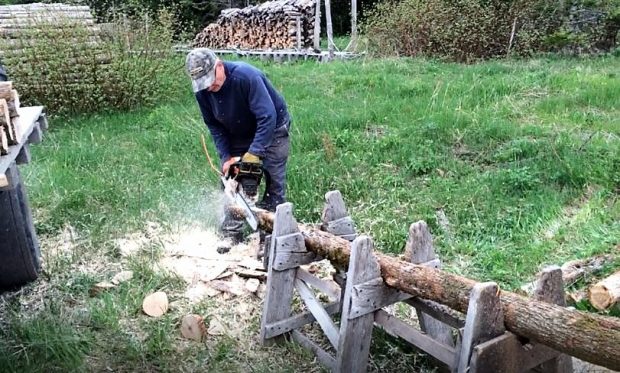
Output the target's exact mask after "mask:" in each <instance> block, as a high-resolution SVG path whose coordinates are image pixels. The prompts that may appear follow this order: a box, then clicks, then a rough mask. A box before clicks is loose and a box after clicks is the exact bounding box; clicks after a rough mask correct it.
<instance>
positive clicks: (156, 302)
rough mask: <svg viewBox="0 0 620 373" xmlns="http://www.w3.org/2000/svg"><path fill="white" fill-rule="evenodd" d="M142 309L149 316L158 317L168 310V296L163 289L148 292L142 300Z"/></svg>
mask: <svg viewBox="0 0 620 373" xmlns="http://www.w3.org/2000/svg"><path fill="white" fill-rule="evenodd" d="M142 311H144V313H145V314H147V315H149V316H151V317H160V316H162V315H163V314H165V313H166V312H168V296H167V295H166V293H164V292H163V291H158V292H155V293H152V294H149V295H148V296H146V297H145V298H144V301H142Z"/></svg>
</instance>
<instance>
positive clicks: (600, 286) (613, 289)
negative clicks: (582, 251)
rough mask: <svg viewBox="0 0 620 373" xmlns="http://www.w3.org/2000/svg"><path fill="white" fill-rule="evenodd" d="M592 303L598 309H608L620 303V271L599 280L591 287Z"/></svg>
mask: <svg viewBox="0 0 620 373" xmlns="http://www.w3.org/2000/svg"><path fill="white" fill-rule="evenodd" d="M589 298H590V303H592V305H593V306H594V307H595V308H596V309H598V310H601V311H602V310H607V309H611V308H614V307H616V306H617V305H618V304H619V303H620V271H618V272H616V273H614V274H612V275H611V276H609V277H607V278H605V279H603V280H601V281H599V282H597V283H596V284H594V285H593V286H592V287H591V288H590V296H589Z"/></svg>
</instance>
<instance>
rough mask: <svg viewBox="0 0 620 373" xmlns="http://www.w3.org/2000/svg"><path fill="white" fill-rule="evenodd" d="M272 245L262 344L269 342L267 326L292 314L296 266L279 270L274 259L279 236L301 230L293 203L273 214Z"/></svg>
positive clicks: (285, 204) (284, 205) (262, 327)
mask: <svg viewBox="0 0 620 373" xmlns="http://www.w3.org/2000/svg"><path fill="white" fill-rule="evenodd" d="M273 216H274V217H273V223H272V227H273V230H272V234H271V236H272V237H271V245H270V248H269V258H270V260H271V263H270V265H269V266H268V268H269V270H268V275H267V295H266V297H265V301H264V305H263V315H262V318H261V328H260V330H261V332H260V339H261V343H262V344H267V343H269V342H268V340H267V336H266V334H265V333H266V326H267V325H269V324H273V323H275V322H278V321H282V320H284V319H287V318H288V317H289V316H290V315H291V302H292V300H293V287H294V283H295V273H296V271H297V269H296V268H291V269H286V270H283V271H278V270H276V269H275V268H274V267H273V260H274V259H275V257H276V255H277V251H276V246H277V241H278V238H280V237H282V236H286V235H290V234H294V233H298V232H299V228H298V227H297V222H296V221H295V218H294V217H293V205H292V204H291V203H288V202H287V203H283V204H280V205H278V206H277V207H276V212H275V215H273Z"/></svg>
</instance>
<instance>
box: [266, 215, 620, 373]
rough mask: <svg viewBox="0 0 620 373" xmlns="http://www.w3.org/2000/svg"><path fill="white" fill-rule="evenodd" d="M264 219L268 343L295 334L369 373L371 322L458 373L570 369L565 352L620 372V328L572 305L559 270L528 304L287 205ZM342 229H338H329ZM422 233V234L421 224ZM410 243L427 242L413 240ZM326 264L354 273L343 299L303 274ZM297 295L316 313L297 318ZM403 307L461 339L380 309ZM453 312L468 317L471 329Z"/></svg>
mask: <svg viewBox="0 0 620 373" xmlns="http://www.w3.org/2000/svg"><path fill="white" fill-rule="evenodd" d="M257 215H258V218H259V222H260V226H261V228H262V229H265V230H267V231H271V230H272V231H273V233H272V237H271V238H270V240H269V242H270V253H269V257H268V259H267V260H268V265H269V274H268V284H267V285H268V286H267V288H268V289H269V290H268V293H267V295H266V298H265V305H264V314H263V321H262V324H261V337H262V339H263V341H264V342H265V343H266V342H269V341H270V340H273V338H276V337H278V336H281V335H283V334H284V333H290V335H291V337H292V338H293V339H295V340H296V341H298V342H299V343H301V344H302V345H304V346H306V347H307V348H309V349H310V350H312V351H313V352H314V353H315V354H316V355H317V356H318V358H319V359H320V360H321V361H322V362H323V363H324V364H325V365H326V366H328V367H329V368H330V369H331V370H333V371H337V372H345V371H363V370H364V369H365V361H366V359H367V351H368V346H369V344H370V336H371V335H372V333H371V329H372V325H373V322H374V324H378V325H381V326H382V327H384V328H385V329H386V330H387V331H388V332H391V333H392V334H395V335H398V336H399V337H401V338H403V339H405V340H406V341H408V342H410V343H411V344H413V345H415V346H416V347H418V348H420V349H422V350H424V351H426V352H428V353H429V354H430V355H432V356H434V357H435V358H436V359H438V360H439V361H441V362H443V363H444V364H445V365H447V366H448V367H449V368H450V369H451V370H452V371H458V372H465V371H469V372H487V371H503V372H525V371H527V370H529V369H532V368H534V367H536V366H539V365H541V364H544V367H545V368H544V369H545V370H544V371H548V372H555V373H560V372H570V371H572V368H571V366H570V359H569V358H567V357H566V356H565V355H562V354H561V353H565V354H568V355H571V356H575V357H578V358H580V359H582V360H585V361H588V362H591V363H594V364H597V365H602V366H605V367H608V368H611V369H620V355H619V354H618V341H619V340H620V321H618V320H617V319H615V318H612V317H604V316H598V315H594V314H591V313H586V312H580V311H575V310H571V309H567V308H565V307H564V306H565V305H564V303H563V299H564V297H563V283H562V277H561V270H559V268H550V269H548V270H546V271H545V272H543V274H542V275H541V277H540V278H539V281H538V284H537V290H536V295H535V298H534V299H529V298H525V297H522V296H518V295H516V294H513V293H510V292H507V291H501V290H500V289H499V288H498V287H497V285H496V284H494V283H476V282H475V281H473V280H469V279H466V278H463V277H460V276H456V275H453V274H449V273H447V272H444V271H441V270H438V269H436V268H435V267H437V266H436V265H433V264H432V263H433V260H431V262H427V263H426V265H419V264H414V263H412V262H405V261H401V260H398V259H396V258H392V257H388V256H386V255H381V254H378V253H375V252H373V250H372V241H371V240H370V239H369V238H367V237H361V238H357V239H355V241H354V242H353V243H350V242H349V241H347V240H346V239H343V238H340V237H338V236H336V235H334V234H331V233H328V232H325V231H321V230H319V229H317V228H313V227H307V226H302V225H298V224H297V223H296V222H295V219H294V218H293V216H292V205H290V204H283V205H280V206H278V208H277V210H276V214H275V217H274V215H273V214H270V213H266V212H259V211H257ZM340 215H342V214H340ZM340 223H342V221H341V222H340ZM340 223H334V222H332V226H334V225H338V224H340ZM327 225H328V226H329V224H327ZM340 225H342V224H340ZM344 225H346V224H344ZM349 225H350V224H349ZM324 226H325V224H324ZM416 229H417V230H418V231H423V228H422V227H418V228H416ZM416 229H414V228H413V227H412V230H410V236H411V235H412V234H413V235H414V236H415V231H416ZM412 232H413V233H412ZM418 236H427V238H426V239H425V240H426V242H428V241H429V239H428V236H429V234H428V233H419V234H418ZM410 241H411V242H419V241H420V239H419V238H415V237H410ZM422 241H424V240H422ZM418 245H420V244H418ZM418 250H419V249H418ZM409 251H410V252H411V251H412V250H409ZM425 257H426V258H429V257H432V256H428V255H426V256H425ZM320 258H327V259H329V260H330V261H331V262H332V264H333V265H334V266H335V267H336V268H340V269H341V270H343V271H347V273H346V276H345V277H346V282H345V283H343V287H342V290H341V291H340V292H338V291H335V290H334V289H333V287H331V286H329V285H326V284H325V283H324V281H319V280H317V279H312V278H310V277H309V276H308V275H307V274H306V273H305V271H304V270H303V269H301V268H299V266H300V265H303V264H308V263H311V262H312V261H315V260H317V259H320ZM412 259H413V257H412ZM308 285H310V286H312V287H314V288H316V289H318V290H320V291H321V292H323V293H325V294H328V295H330V294H331V296H330V298H331V299H332V301H331V303H327V304H322V303H320V302H318V301H317V297H314V296H312V294H310V293H309V292H308V291H307V290H308V289H306V288H307V287H308ZM294 289H296V290H297V292H298V293H299V295H300V297H301V298H302V300H303V301H304V303H305V304H306V307H307V308H308V309H309V311H310V312H308V313H305V314H301V315H291V300H292V297H293V290H294ZM343 294H344V295H343ZM412 297H415V298H412ZM338 299H339V301H338ZM398 301H405V302H406V303H408V304H413V305H414V307H416V309H418V310H419V311H421V312H424V313H429V314H431V315H432V316H433V318H435V319H436V320H439V321H441V322H442V323H444V324H446V325H449V326H450V327H452V328H455V330H456V331H458V333H457V334H458V335H459V338H458V339H457V340H456V341H455V342H456V343H455V344H454V345H450V344H449V343H447V342H449V341H446V340H443V341H442V340H441V335H442V331H441V330H439V331H437V332H433V333H430V332H427V333H421V332H419V331H416V330H415V329H412V328H410V327H408V326H407V324H406V323H404V322H402V321H400V320H398V319H396V318H394V317H392V316H390V315H389V314H386V313H385V311H382V310H381V308H382V307H384V306H387V305H390V304H392V303H395V302H398ZM429 301H430V303H429ZM446 309H448V310H446ZM449 309H451V310H455V311H459V312H462V313H464V314H465V315H466V318H465V320H464V322H463V320H461V319H460V318H459V317H455V316H454V315H453V313H452V312H454V311H451V310H449ZM334 313H340V320H341V321H340V325H339V326H337V325H336V323H335V322H334V321H333V320H332V319H331V318H330V315H333V314H334ZM314 321H317V322H318V324H319V325H320V326H321V329H323V331H324V332H325V335H326V336H327V338H328V340H329V341H330V342H331V343H332V345H333V347H334V348H335V349H336V351H337V353H336V356H335V357H334V356H332V355H330V354H328V353H326V351H325V350H323V349H321V348H320V347H319V346H318V345H317V344H316V343H313V342H312V341H311V340H309V338H308V337H307V336H304V335H303V334H302V333H301V332H300V331H299V330H298V328H300V327H301V326H303V325H305V324H308V323H311V322H314ZM422 324H424V321H423V322H422Z"/></svg>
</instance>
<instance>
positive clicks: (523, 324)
mask: <svg viewBox="0 0 620 373" xmlns="http://www.w3.org/2000/svg"><path fill="white" fill-rule="evenodd" d="M255 213H256V215H257V218H258V220H259V226H260V228H261V229H263V230H265V231H267V232H271V230H272V229H273V219H274V215H273V214H272V213H269V212H267V211H264V210H255ZM299 229H300V231H301V234H302V236H303V238H304V241H305V245H306V248H307V249H308V250H310V251H312V252H314V253H316V254H318V255H320V256H321V257H324V258H327V259H329V260H330V261H331V262H332V264H333V265H334V266H336V267H338V268H342V269H345V270H346V269H347V267H348V263H349V259H350V255H351V244H350V242H349V241H347V240H345V239H343V238H340V237H337V236H334V235H332V234H330V233H327V232H323V231H321V230H319V229H316V228H314V227H309V226H304V225H301V224H300V225H299ZM375 256H376V257H377V261H378V262H379V265H380V268H381V276H382V277H383V280H384V282H385V283H386V284H387V285H388V286H391V287H393V288H395V289H398V290H401V291H404V292H406V293H409V294H411V295H414V296H418V297H420V298H424V299H428V300H432V301H435V302H437V303H441V304H444V305H446V306H448V307H450V308H452V309H455V310H458V311H460V312H464V313H466V312H467V308H468V304H469V296H470V292H471V290H472V289H473V287H474V285H476V283H477V282H476V281H473V280H471V279H467V278H465V277H461V276H457V275H454V274H450V273H447V272H444V271H441V270H436V269H433V268H429V267H424V266H420V265H416V264H412V263H409V262H405V261H401V260H399V259H396V258H393V257H390V256H387V255H383V254H379V253H375ZM500 300H501V305H502V310H503V313H504V325H505V327H506V329H507V330H509V331H511V332H513V333H515V334H517V335H519V336H522V337H527V338H529V339H531V340H533V341H536V342H539V343H541V344H544V345H546V346H549V347H551V348H553V349H555V350H557V351H560V352H563V353H566V354H568V355H571V356H575V357H577V358H579V359H582V360H585V361H588V362H590V363H593V364H596V365H601V366H604V367H607V368H610V369H614V370H620V353H619V351H620V350H619V347H618V346H620V320H618V319H616V318H613V317H605V316H599V315H595V314H590V313H586V312H581V311H575V310H571V309H567V308H564V307H561V306H557V305H553V304H550V303H545V302H541V301H536V300H532V299H529V298H526V297H523V296H520V295H517V294H514V293H511V292H508V291H503V290H501V291H500Z"/></svg>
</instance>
